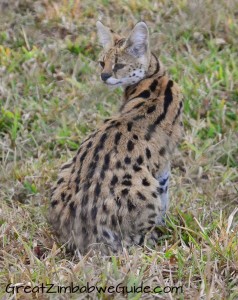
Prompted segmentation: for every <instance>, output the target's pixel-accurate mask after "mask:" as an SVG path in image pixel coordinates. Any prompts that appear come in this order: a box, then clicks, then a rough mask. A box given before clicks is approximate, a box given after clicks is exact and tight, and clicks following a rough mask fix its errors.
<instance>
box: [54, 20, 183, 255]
mask: <svg viewBox="0 0 238 300" xmlns="http://www.w3.org/2000/svg"><path fill="white" fill-rule="evenodd" d="M101 25H102V24H99V27H100V26H101ZM102 26H103V25H102ZM102 26H101V27H100V28H102V30H103V34H105V32H106V36H105V37H104V36H103V37H102V40H106V43H107V47H106V50H104V52H103V54H102V56H101V58H100V60H101V61H103V63H104V68H103V70H102V73H103V72H106V73H111V74H112V76H115V80H121V79H122V80H123V78H125V77H127V75H128V74H129V73H131V69H134V70H136V72H137V73H138V74H140V70H142V73H143V72H144V76H143V78H142V79H140V80H139V81H138V82H135V83H133V84H130V85H128V86H126V85H125V84H123V86H125V93H124V102H123V105H122V107H121V109H120V111H119V113H118V114H117V115H115V116H114V117H112V118H110V119H108V120H105V122H104V124H103V125H102V126H101V127H100V128H99V129H98V130H97V131H95V132H94V133H93V134H91V135H90V136H89V137H88V138H87V139H86V140H85V141H84V142H83V143H82V145H81V146H80V148H79V150H78V152H77V153H76V155H75V156H74V158H73V159H72V160H70V161H69V162H68V163H67V164H65V165H64V166H63V167H62V169H61V171H60V173H59V180H58V182H57V184H56V185H55V187H54V188H53V190H52V200H51V208H50V214H49V216H50V220H51V223H52V225H53V227H54V228H55V229H56V231H57V232H58V234H59V235H60V237H61V239H62V241H64V242H66V241H69V245H70V246H71V247H72V248H74V249H75V248H78V249H79V250H80V251H81V252H82V253H85V252H87V251H88V250H89V249H90V248H98V247H99V245H100V246H101V250H102V251H104V252H106V251H107V250H108V249H110V250H112V251H118V250H120V249H121V248H122V246H130V245H133V244H141V243H142V242H143V238H144V236H145V234H146V232H147V231H149V230H150V229H151V228H152V227H153V226H155V225H156V224H161V223H162V222H163V219H164V215H165V212H166V208H167V206H168V203H167V202H168V199H167V186H166V189H165V188H164V187H163V181H164V182H165V181H166V176H167V175H166V174H169V173H168V172H169V171H168V170H169V163H170V160H171V155H172V153H173V151H174V148H175V147H176V145H177V143H178V141H179V138H180V136H181V131H182V127H181V126H182V125H181V110H182V97H181V93H180V90H179V87H178V86H177V85H176V84H175V83H174V82H173V81H172V80H171V79H169V77H167V76H166V75H165V71H164V68H163V67H162V64H161V63H160V62H159V61H158V60H157V58H156V57H155V55H153V54H151V53H150V52H149V51H148V48H147V47H148V44H146V46H145V48H144V50H143V51H144V52H143V51H141V52H140V53H139V55H140V57H135V56H133V55H134V54H137V52H136V50H135V49H132V50H131V49H129V50H128V47H131V45H130V44H129V46H127V45H128V43H129V42H128V39H127V40H126V39H123V38H122V37H119V36H118V35H114V34H113V33H110V34H112V37H111V36H107V34H108V35H109V33H108V32H109V30H107V28H106V27H102ZM140 26H141V28H140ZM135 28H136V29H135V30H141V31H142V34H144V35H146V29H145V25H144V24H139V25H138V26H137V27H135ZM138 28H139V29H138ZM139 34H140V32H139ZM113 36H114V38H113ZM139 37H140V36H139ZM135 38H137V36H136V37H135ZM108 40H109V41H112V42H111V43H112V44H111V45H110V47H109V45H108ZM120 41H121V42H120ZM145 43H147V41H145ZM143 46H144V45H142V47H143ZM130 51H132V53H133V55H130V54H129V53H130ZM133 51H134V52H133ZM142 56H144V58H143V59H144V61H148V63H145V65H143V64H142V63H141V57H142ZM118 62H119V63H123V64H125V65H126V66H125V67H123V68H122V69H120V70H118V71H117V72H113V66H114V65H115V64H116V63H118ZM146 64H147V66H146ZM132 74H133V73H132ZM113 80H114V79H113ZM106 83H107V82H106ZM166 172H167V173H166ZM164 174H165V175H164Z"/></svg>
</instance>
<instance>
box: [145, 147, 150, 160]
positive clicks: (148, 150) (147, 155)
mask: <svg viewBox="0 0 238 300" xmlns="http://www.w3.org/2000/svg"><path fill="white" fill-rule="evenodd" d="M145 153H146V157H147V158H148V159H150V158H151V152H150V149H149V148H146V149H145Z"/></svg>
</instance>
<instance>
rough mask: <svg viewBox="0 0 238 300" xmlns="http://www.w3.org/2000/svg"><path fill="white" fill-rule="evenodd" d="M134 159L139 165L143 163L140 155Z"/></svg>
mask: <svg viewBox="0 0 238 300" xmlns="http://www.w3.org/2000/svg"><path fill="white" fill-rule="evenodd" d="M136 161H137V163H138V164H139V165H141V164H142V163H143V157H142V156H141V155H140V156H139V157H138V158H137V160H136Z"/></svg>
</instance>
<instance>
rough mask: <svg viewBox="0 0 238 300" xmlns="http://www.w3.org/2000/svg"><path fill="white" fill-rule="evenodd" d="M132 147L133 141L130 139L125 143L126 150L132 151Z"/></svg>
mask: <svg viewBox="0 0 238 300" xmlns="http://www.w3.org/2000/svg"><path fill="white" fill-rule="evenodd" d="M133 149H134V143H133V142H132V141H131V140H130V141H128V143H127V150H128V151H132V150H133Z"/></svg>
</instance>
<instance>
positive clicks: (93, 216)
mask: <svg viewBox="0 0 238 300" xmlns="http://www.w3.org/2000/svg"><path fill="white" fill-rule="evenodd" d="M97 213H98V209H97V207H96V206H94V207H93V208H92V209H91V217H92V219H93V220H95V219H96V216H97Z"/></svg>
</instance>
